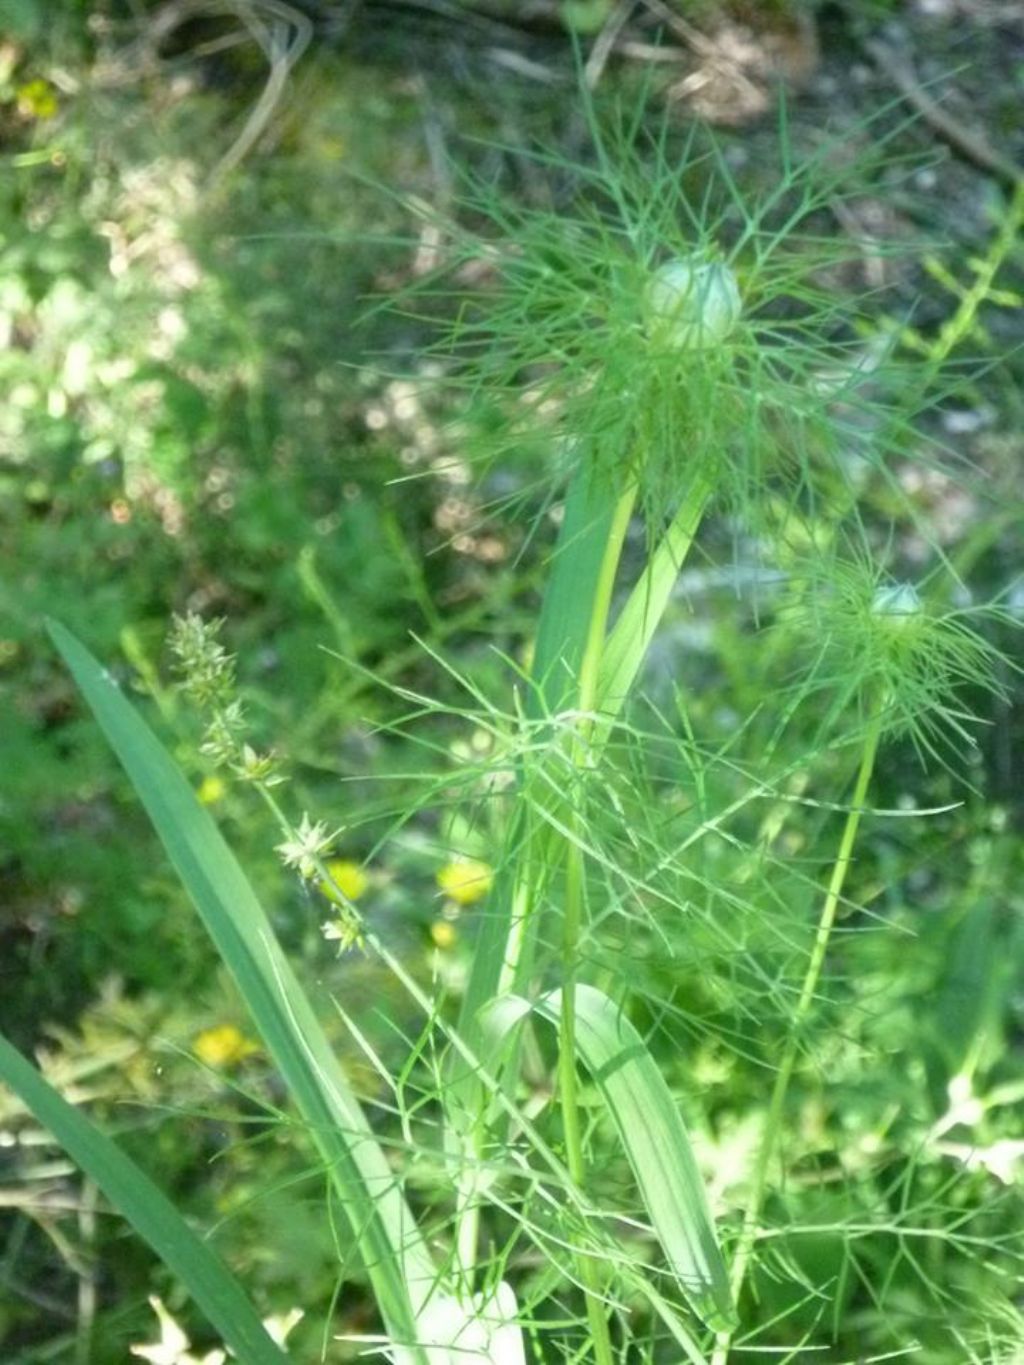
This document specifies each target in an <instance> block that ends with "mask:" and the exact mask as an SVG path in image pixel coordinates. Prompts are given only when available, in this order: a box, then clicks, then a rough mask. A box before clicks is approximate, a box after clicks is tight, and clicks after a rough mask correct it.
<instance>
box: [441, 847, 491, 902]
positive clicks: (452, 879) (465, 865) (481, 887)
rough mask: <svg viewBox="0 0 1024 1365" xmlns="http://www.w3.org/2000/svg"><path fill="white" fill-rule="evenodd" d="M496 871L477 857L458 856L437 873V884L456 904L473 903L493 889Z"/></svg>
mask: <svg viewBox="0 0 1024 1365" xmlns="http://www.w3.org/2000/svg"><path fill="white" fill-rule="evenodd" d="M493 881H494V871H493V869H492V868H491V867H490V866H489V865H488V864H487V863H482V862H479V861H477V859H475V858H456V859H455V860H454V861H453V862H450V863H445V865H444V867H442V868H441V870H440V872H439V873H438V874H437V884H438V886H439V887H440V888H441V890H442V891H443V892H444V894H445V895H446V896H447V897H448V899H449V900H453V901H454V902H455V904H456V905H473V904H474V903H475V902H476V901H479V900H483V898H484V896H486V895H487V893H488V891H490V889H491V883H492V882H493Z"/></svg>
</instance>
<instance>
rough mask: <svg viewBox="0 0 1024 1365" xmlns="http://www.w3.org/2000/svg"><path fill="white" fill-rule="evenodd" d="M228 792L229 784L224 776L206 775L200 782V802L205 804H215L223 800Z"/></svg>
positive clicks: (198, 794) (198, 793)
mask: <svg viewBox="0 0 1024 1365" xmlns="http://www.w3.org/2000/svg"><path fill="white" fill-rule="evenodd" d="M227 794H228V784H227V783H226V782H225V781H224V779H223V778H222V777H204V778H203V780H202V782H200V784H199V791H198V792H197V793H196V795H197V796H198V797H199V801H200V804H202V805H204V806H215V805H216V804H217V802H218V801H223V800H224V798H225V796H227Z"/></svg>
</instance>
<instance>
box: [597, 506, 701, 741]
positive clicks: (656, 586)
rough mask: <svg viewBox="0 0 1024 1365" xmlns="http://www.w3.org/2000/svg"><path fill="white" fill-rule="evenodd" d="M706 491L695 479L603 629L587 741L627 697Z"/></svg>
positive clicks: (689, 542) (605, 729)
mask: <svg viewBox="0 0 1024 1365" xmlns="http://www.w3.org/2000/svg"><path fill="white" fill-rule="evenodd" d="M710 494H711V490H710V489H709V488H708V486H707V485H706V484H705V483H703V482H702V481H700V480H698V481H697V482H696V483H695V485H694V487H693V488H692V489H691V491H690V492H689V494H688V495H687V497H686V499H685V500H684V502H683V504H682V505H681V506H680V508H679V510H678V511H677V512H676V515H675V517H674V518H673V520H672V524H671V525H670V526H669V528H668V530H667V531H666V532H665V535H664V537H663V538H662V540H661V543H660V544H659V545H658V547H657V549H656V550H655V551H654V553H653V554H652V555H651V558H650V562H649V563H648V565H647V567H646V569H645V570H644V572H643V574H642V575H641V577H640V581H639V582H638V583H637V584H636V586H635V587H634V588H633V591H632V592H631V593H630V595H629V597H628V598H627V600H626V603H625V605H624V606H623V608H622V610H621V611H620V612H619V615H618V617H617V619H616V621H615V625H614V626H613V627H612V629H611V631H610V632H609V635H608V640H607V642H606V644H605V647H604V654H603V655H602V658H601V673H600V676H599V678H598V688H597V695H598V700H597V709H598V711H599V712H600V713H601V729H600V730H599V731H595V734H594V736H593V737H592V740H591V742H592V743H596V744H600V742H601V739H602V738H603V737H606V736H607V732H608V727H609V726H610V724H611V722H612V721H613V720H614V719H615V717H616V716H617V715H618V713H619V711H620V710H621V709H622V706H623V704H624V702H625V701H626V698H627V697H628V696H629V693H630V690H631V688H632V686H633V684H634V682H635V681H636V677H637V674H638V673H639V671H640V667H641V665H642V664H643V661H644V656H645V655H646V653H647V649H648V646H649V645H650V643H651V640H652V639H653V638H654V632H655V631H656V630H657V628H658V626H659V624H660V622H661V618H662V616H663V615H664V612H665V607H666V606H667V605H668V600H669V597H670V596H671V593H672V589H673V587H674V586H675V582H676V579H677V578H678V577H679V570H680V568H681V566H682V563H683V560H684V559H685V558H686V556H687V554H688V553H689V550H690V546H691V545H692V543H693V538H694V536H695V535H696V532H697V528H698V526H699V525H700V522H701V519H702V517H703V515H704V509H705V508H706V507H707V504H708V499H709V497H710Z"/></svg>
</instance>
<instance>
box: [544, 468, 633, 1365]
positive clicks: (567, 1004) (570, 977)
mask: <svg viewBox="0 0 1024 1365" xmlns="http://www.w3.org/2000/svg"><path fill="white" fill-rule="evenodd" d="M636 494H637V489H636V484H635V483H634V482H632V481H631V483H630V486H629V487H628V488H627V489H626V491H625V492H624V493H622V494H621V495H620V497H619V500H618V502H617V503H616V505H615V511H614V514H613V516H612V521H611V525H610V527H609V531H608V540H607V543H606V545H605V552H604V556H603V558H602V560H601V567H600V570H599V573H598V578H597V583H596V586H595V592H594V599H593V606H592V608H591V613H590V623H589V626H588V629H587V637H586V645H585V647H584V651H583V660H582V663H581V666H580V675H579V691H578V695H577V711H578V714H577V716H576V718H575V725H576V733H575V735H574V737H573V742H572V763H573V767H574V768H575V769H576V770H577V772H580V773H582V771H583V769H584V768H585V767H586V766H587V765H588V761H589V760H588V754H587V734H588V732H589V729H590V727H591V725H592V723H593V716H592V715H591V714H590V713H592V712H593V708H594V702H595V700H596V697H597V686H598V678H599V676H600V671H601V655H602V652H603V649H604V643H605V637H606V635H607V631H608V612H609V610H610V608H611V600H612V591H613V589H614V587H615V576H616V573H617V571H618V567H619V560H620V559H621V558H622V546H623V543H624V541H625V538H626V531H627V530H628V528H629V519H630V517H631V516H632V514H633V507H634V504H635V503H636ZM583 797H584V793H583V792H582V791H580V793H579V795H578V798H577V800H576V802H575V803H574V809H573V814H572V818H571V822H570V825H569V834H568V836H567V846H566V871H565V901H564V912H563V920H562V972H563V987H562V1008H561V1015H560V1019H559V1029H558V1094H559V1107H560V1109H561V1114H562V1132H563V1137H564V1140H565V1152H566V1165H567V1166H568V1168H569V1174H570V1176H571V1177H572V1180H573V1183H574V1184H575V1185H577V1186H579V1187H581V1188H582V1186H583V1181H584V1176H585V1174H586V1163H585V1160H584V1155H583V1133H582V1127H581V1123H580V1111H579V1096H578V1092H577V1076H576V991H575V976H576V952H577V947H578V944H579V936H580V929H581V926H582V922H583V872H584V867H583V850H582V848H581V847H580V843H579V836H580V835H581V834H582V812H581V810H580V806H581V804H582V801H583ZM579 1271H580V1279H581V1281H582V1284H583V1289H584V1295H585V1297H586V1303H587V1318H588V1321H589V1323H590V1334H591V1338H592V1342H593V1347H594V1358H595V1360H596V1361H597V1362H598V1365H611V1361H612V1345H611V1338H610V1336H609V1333H608V1317H607V1313H606V1311H605V1306H604V1302H603V1299H602V1296H601V1292H600V1270H599V1267H598V1266H597V1265H596V1264H595V1262H594V1261H593V1259H592V1258H591V1257H590V1256H588V1255H587V1254H586V1252H583V1253H581V1255H580V1257H579Z"/></svg>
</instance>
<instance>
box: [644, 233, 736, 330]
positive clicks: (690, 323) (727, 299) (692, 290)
mask: <svg viewBox="0 0 1024 1365" xmlns="http://www.w3.org/2000/svg"><path fill="white" fill-rule="evenodd" d="M648 305H649V309H650V316H651V335H652V336H653V337H654V339H655V340H657V341H658V342H660V343H662V344H663V345H667V346H673V347H678V348H679V349H680V350H684V349H687V348H689V347H693V346H713V345H715V344H716V343H717V342H719V341H724V340H725V338H726V337H727V336H728V335H729V333H730V332H731V331H732V329H733V327H735V325H736V323H737V321H738V319H739V316H740V311H741V307H742V304H741V301H740V291H739V289H738V288H737V285H736V277H735V276H734V275H733V273H732V271H731V270H730V269H729V267H728V266H727V265H721V264H720V263H719V262H717V261H701V260H699V259H698V258H697V257H696V256H684V257H680V258H679V259H677V260H674V261H667V262H666V263H665V264H664V265H663V266H661V267H659V269H658V270H656V271H655V273H654V278H653V279H652V280H651V285H650V291H649V293H648Z"/></svg>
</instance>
